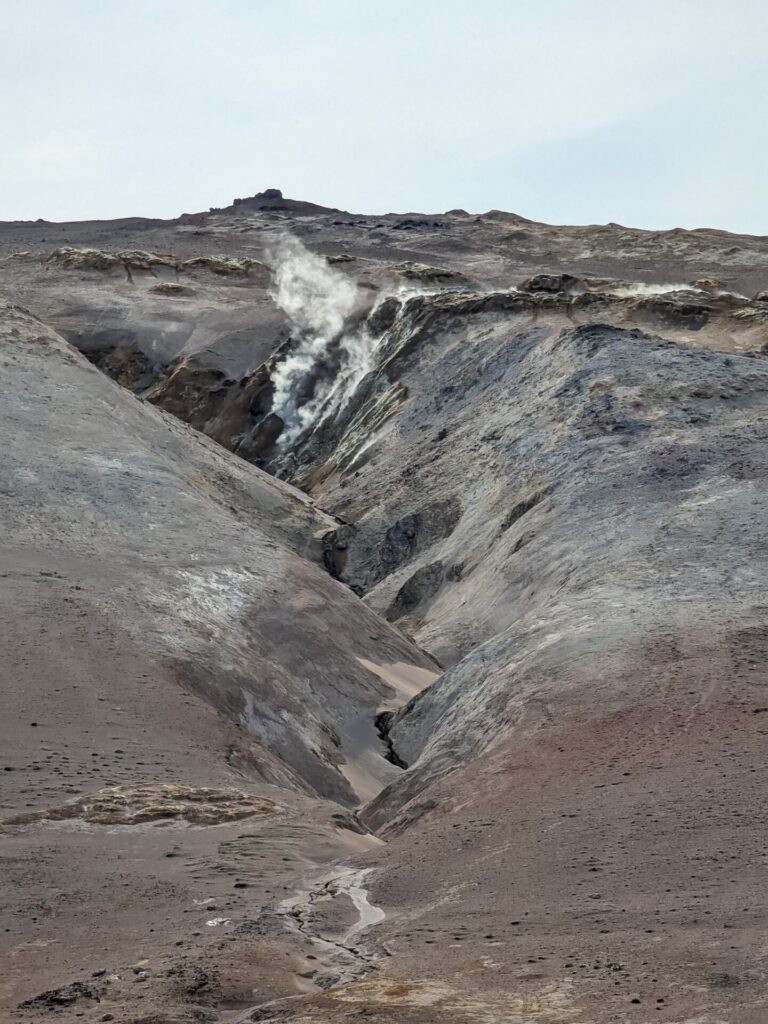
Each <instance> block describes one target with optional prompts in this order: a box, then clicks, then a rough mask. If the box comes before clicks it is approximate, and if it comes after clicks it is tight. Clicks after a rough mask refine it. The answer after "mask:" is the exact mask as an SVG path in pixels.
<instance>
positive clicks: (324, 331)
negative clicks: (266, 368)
mask: <svg viewBox="0 0 768 1024" xmlns="http://www.w3.org/2000/svg"><path fill="white" fill-rule="evenodd" d="M270 258H271V263H272V268H273V270H272V273H273V288H272V298H273V299H274V301H275V303H276V304H277V305H278V306H279V307H280V309H282V310H283V312H284V313H286V314H287V316H288V317H289V319H290V321H291V323H292V324H293V327H294V335H295V336H296V337H297V338H298V343H297V345H296V347H295V348H294V349H293V351H292V352H291V353H290V354H289V355H287V356H286V357H285V359H283V360H282V362H280V363H278V364H277V366H276V367H275V369H274V371H273V373H272V384H273V386H274V389H275V390H274V398H273V400H272V411H273V412H274V413H276V414H277V415H278V416H280V418H281V419H282V420H283V422H284V423H285V430H284V432H283V434H282V437H281V443H285V442H290V441H292V440H294V439H295V438H296V437H297V436H298V435H299V434H300V433H301V432H302V431H303V430H304V429H305V428H306V427H308V426H309V425H310V424H312V423H314V422H315V421H316V420H319V421H322V419H324V418H325V416H327V415H328V413H329V412H330V411H331V410H332V409H335V408H337V407H338V406H339V405H340V404H341V403H342V402H343V401H344V399H345V398H346V397H347V396H348V395H349V394H350V392H351V391H352V389H353V388H354V386H355V385H356V384H357V383H358V382H359V381H360V380H361V379H362V377H363V376H364V375H365V373H367V372H368V370H369V369H370V367H371V365H372V359H371V356H372V354H373V350H374V348H375V340H374V339H373V338H371V336H370V335H369V334H368V332H367V331H365V329H364V328H360V329H359V330H356V331H352V332H351V333H345V325H346V324H347V322H348V321H349V319H350V317H352V315H353V314H354V313H356V312H357V311H358V309H359V308H360V306H361V302H360V293H359V291H358V289H357V287H356V285H355V284H354V283H353V282H351V281H349V279H348V278H347V277H345V275H344V274H342V273H341V272H340V271H338V270H334V269H333V268H332V267H330V266H328V264H327V262H326V261H325V259H324V258H323V257H321V256H317V255H315V254H314V253H312V252H310V251H309V250H308V249H306V248H305V247H304V246H303V245H302V244H301V242H300V241H299V240H298V239H297V238H293V237H291V236H284V237H283V238H281V239H280V241H279V242H278V244H277V245H276V246H275V248H274V249H273V250H272V252H271V253H270ZM331 345H334V346H335V352H334V355H333V358H334V359H335V361H336V362H337V364H338V369H337V371H336V373H335V374H331V373H322V372H315V371H316V370H317V371H319V370H320V367H319V366H318V364H319V363H320V362H321V360H323V358H324V357H325V356H326V355H327V354H328V351H329V346H331ZM310 374H314V375H315V377H316V379H315V383H314V391H313V394H312V396H311V398H309V400H308V401H305V402H303V403H302V404H299V400H300V398H301V396H300V394H299V391H300V388H301V385H302V382H303V381H304V380H305V379H306V378H307V377H308V376H309V375H310Z"/></svg>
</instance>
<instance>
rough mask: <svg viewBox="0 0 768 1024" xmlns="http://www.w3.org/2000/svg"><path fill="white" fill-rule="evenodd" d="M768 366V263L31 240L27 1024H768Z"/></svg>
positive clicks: (3, 336) (19, 828) (289, 217)
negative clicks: (767, 776) (766, 956)
mask: <svg viewBox="0 0 768 1024" xmlns="http://www.w3.org/2000/svg"><path fill="white" fill-rule="evenodd" d="M297 240H298V241H297ZM767 355H768V239H766V238H759V237H751V236H734V235H729V234H728V233H726V232H720V231H715V230H702V231H694V232H690V231H682V230H676V231H670V232H642V231H635V230H632V229H629V228H624V227H621V226H619V225H608V226H590V227H553V226H548V225H541V224H535V223H532V222H530V221H526V220H524V219H523V218H519V217H516V216H515V215H513V214H506V213H500V212H498V211H491V212H489V213H488V214H485V215H483V216H481V217H474V216H470V215H468V214H466V213H464V212H463V211H452V212H450V213H448V214H435V215H432V214H430V215H423V214H403V215H394V214H392V215H387V216H383V217H370V216H363V215H356V214H349V213H345V212H342V211H329V210H324V209H323V208H321V207H316V206H314V205H313V204H310V203H303V202H294V201H291V200H285V199H283V198H282V197H281V196H280V195H279V194H275V193H272V192H268V193H263V194H260V195H257V196H255V197H253V198H252V199H249V200H247V201H245V202H240V203H238V204H236V205H233V206H232V207H229V208H227V209H225V210H220V211H211V212H209V213H207V214H194V215H191V216H185V217H182V218H179V219H178V220H175V221H143V220H141V219H130V220H124V221H114V222H92V223H85V224H70V225H58V224H57V225H54V224H46V223H42V222H36V223H34V224H33V223H14V224H11V223H7V224H0V365H1V368H2V375H3V381H4V385H5V386H4V399H3V403H2V406H1V407H0V417H1V418H2V438H3V444H2V448H1V449H0V493H1V494H2V502H1V503H0V528H1V530H2V533H1V536H2V556H3V557H2V564H1V565H0V575H1V576H2V583H3V586H2V588H0V628H1V629H2V637H3V643H2V660H1V661H0V665H2V677H1V680H2V687H1V689H0V700H1V701H2V705H1V708H0V780H1V781H2V789H1V790H0V860H1V865H2V870H0V906H2V907H3V914H2V931H0V1019H2V1020H3V1021H5V1020H7V1021H9V1022H38V1021H40V1022H44V1021H52V1022H54V1021H55V1022H61V1024H73V1022H75V1021H84V1022H96V1021H108V1020H113V1021H116V1022H120V1024H192V1022H222V1024H226V1022H234V1021H239V1022H241V1024H245V1022H257V1021H258V1022H261V1021H273V1020H274V1021H281V1020H285V1021H294V1022H313V1024H314V1022H317V1024H332V1022H339V1021H347V1020H349V1021H357V1020H361V1019H365V1020H367V1021H373V1022H382V1024H383V1022H392V1024H394V1022H398V1024H401V1022H405V1024H438V1022H439V1024H454V1022H455V1024H470V1022H478V1021H482V1022H488V1024H497V1022H498V1024H533V1022H541V1024H608V1022H621V1024H649V1022H652V1021H654V1022H655V1021H658V1022H661V1024H763V1022H764V1021H765V1020H766V1019H768V989H767V988H766V972H765V968H764V965H763V963H762V956H763V952H764V950H765V948H768V932H767V931H766V920H767V916H768V907H767V906H766V896H765V892H766V876H765V863H764V862H765V853H764V849H763V847H764V835H765V827H766V815H767V814H768V806H766V799H765V795H764V793H765V786H764V785H763V781H764V780H763V775H764V773H765V772H766V770H768V760H767V759H766V749H768V748H766V740H767V739H768V696H767V695H766V694H767V691H766V685H768V673H767V672H766V661H767V657H768V619H767V618H766V609H767V608H768V605H767V604H766V598H765V594H766V582H767V579H768V545H766V540H765V536H764V534H765V528H764V524H765V522H766V521H767V519H768V486H767V481H768V455H766V452H768V447H767V446H766V441H768V436H767V435H768V362H766V356H767Z"/></svg>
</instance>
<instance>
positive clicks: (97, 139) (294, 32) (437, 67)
mask: <svg viewBox="0 0 768 1024" xmlns="http://www.w3.org/2000/svg"><path fill="white" fill-rule="evenodd" d="M0 16H1V18H2V21H1V24H2V32H0V127H1V128H2V149H0V220H3V219H5V220H9V219H17V218H36V217H44V218H47V219H50V220H72V219H77V218H99V217H118V216H125V215H145V216H164V217H173V216H177V215H178V214H180V213H182V212H192V211H196V210H204V209H207V208H208V207H209V206H223V205H226V204H228V203H229V202H231V200H232V198H233V197H235V196H245V195H251V194H253V193H254V192H256V191H260V190H262V189H264V188H269V187H277V188H282V189H283V191H284V193H285V194H286V195H288V196H291V197H293V198H300V199H308V200H312V201H314V202H318V203H323V204H325V205H328V206H338V207H341V208H344V209H348V210H352V211H359V212H371V213H383V212H388V211H411V210H418V211H425V212H438V211H443V210H447V209H451V208H452V207H458V206H460V207H464V208H465V209H468V210H470V211H482V210H488V209H491V208H499V209H505V210H512V211H514V212H516V213H520V214H522V215H524V216H526V217H530V218H532V219H535V220H544V221H550V222H556V223H598V222H600V223H603V222H606V221H619V222H620V223H624V224H633V225H638V226H641V227H651V228H657V227H658V228H662V227H664V228H667V227H675V226H683V227H701V226H712V227H724V228H729V229H731V230H733V231H745V232H751V233H754V234H768V187H767V180H768V176H767V175H766V170H767V168H766V164H767V163H768V130H766V110H768V58H767V57H766V54H767V53H768V3H766V2H765V0H663V2H662V0H546V2H543V3H536V2H533V0H525V2H519V0H471V2H468V0H408V2H404V0H0Z"/></svg>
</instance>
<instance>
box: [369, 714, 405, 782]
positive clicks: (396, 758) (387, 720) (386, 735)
mask: <svg viewBox="0 0 768 1024" xmlns="http://www.w3.org/2000/svg"><path fill="white" fill-rule="evenodd" d="M396 714H397V712H396V711H380V712H379V714H378V715H376V718H375V719H374V721H375V724H376V732H377V733H378V734H379V739H380V740H381V741H382V743H383V744H384V746H385V748H386V753H385V754H384V757H385V758H386V759H387V761H389V762H390V764H393V765H395V766H396V767H397V768H403V769H406V768H407V767H408V764H407V763H406V762H405V761H404V760H403V759H402V757H400V755H399V754H398V752H397V751H396V750H395V746H394V744H393V742H392V737H391V736H390V732H389V730H390V728H391V727H392V722H393V720H394V717H395V715H396Z"/></svg>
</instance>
